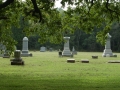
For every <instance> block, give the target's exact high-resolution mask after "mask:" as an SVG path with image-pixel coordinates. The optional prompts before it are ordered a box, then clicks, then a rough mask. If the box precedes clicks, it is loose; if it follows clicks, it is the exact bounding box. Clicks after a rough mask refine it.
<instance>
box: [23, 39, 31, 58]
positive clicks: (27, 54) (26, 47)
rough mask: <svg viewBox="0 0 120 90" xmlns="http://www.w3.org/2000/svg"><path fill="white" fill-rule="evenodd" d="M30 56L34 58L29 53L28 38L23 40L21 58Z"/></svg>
mask: <svg viewBox="0 0 120 90" xmlns="http://www.w3.org/2000/svg"><path fill="white" fill-rule="evenodd" d="M28 56H32V54H31V53H29V50H28V38H27V37H24V38H23V45H22V53H21V57H28Z"/></svg>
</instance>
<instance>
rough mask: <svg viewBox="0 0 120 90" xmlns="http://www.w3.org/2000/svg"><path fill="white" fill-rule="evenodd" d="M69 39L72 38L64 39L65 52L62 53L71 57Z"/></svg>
mask: <svg viewBox="0 0 120 90" xmlns="http://www.w3.org/2000/svg"><path fill="white" fill-rule="evenodd" d="M69 39H70V37H64V40H65V43H64V50H63V52H62V56H70V57H71V55H72V54H71V51H70V48H69Z"/></svg>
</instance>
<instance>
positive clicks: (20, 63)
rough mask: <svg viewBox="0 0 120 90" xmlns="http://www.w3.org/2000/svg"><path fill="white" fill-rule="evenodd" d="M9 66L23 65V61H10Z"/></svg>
mask: <svg viewBox="0 0 120 90" xmlns="http://www.w3.org/2000/svg"><path fill="white" fill-rule="evenodd" d="M10 61H11V65H24V61H23V60H22V59H11V60H10Z"/></svg>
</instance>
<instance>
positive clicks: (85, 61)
mask: <svg viewBox="0 0 120 90" xmlns="http://www.w3.org/2000/svg"><path fill="white" fill-rule="evenodd" d="M81 62H82V63H89V60H87V59H82V60H81Z"/></svg>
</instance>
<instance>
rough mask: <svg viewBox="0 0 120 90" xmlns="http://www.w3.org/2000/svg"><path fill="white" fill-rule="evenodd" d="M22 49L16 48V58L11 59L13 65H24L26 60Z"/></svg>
mask: <svg viewBox="0 0 120 90" xmlns="http://www.w3.org/2000/svg"><path fill="white" fill-rule="evenodd" d="M20 55H21V51H20V50H16V51H15V52H14V59H11V60H10V61H11V65H24V61H23V60H22V58H21V56H20Z"/></svg>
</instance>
